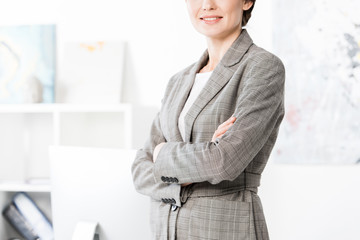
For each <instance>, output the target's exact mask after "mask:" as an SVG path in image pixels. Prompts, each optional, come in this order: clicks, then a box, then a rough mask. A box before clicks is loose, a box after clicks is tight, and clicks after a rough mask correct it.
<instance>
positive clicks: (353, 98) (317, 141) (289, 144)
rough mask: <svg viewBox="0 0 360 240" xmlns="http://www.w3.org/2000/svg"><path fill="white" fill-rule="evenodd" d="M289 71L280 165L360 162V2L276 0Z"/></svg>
mask: <svg viewBox="0 0 360 240" xmlns="http://www.w3.org/2000/svg"><path fill="white" fill-rule="evenodd" d="M273 7H274V9H273V12H274V15H273V16H274V27H273V34H274V35H273V36H274V38H273V43H274V53H275V54H276V55H278V56H279V57H280V58H281V59H282V60H283V62H284V64H285V68H286V90H285V96H286V99H285V106H286V114H285V118H284V121H283V123H282V126H281V128H280V132H279V137H278V141H277V143H276V145H275V148H274V152H273V158H274V161H275V162H279V163H312V164H318V163H319V164H323V163H330V164H333V163H334V164H351V163H360V14H359V9H360V1H355V0H344V1H341V6H339V2H338V1H335V0H323V1H312V0H301V1H300V0H295V1H281V0H275V1H274V5H273Z"/></svg>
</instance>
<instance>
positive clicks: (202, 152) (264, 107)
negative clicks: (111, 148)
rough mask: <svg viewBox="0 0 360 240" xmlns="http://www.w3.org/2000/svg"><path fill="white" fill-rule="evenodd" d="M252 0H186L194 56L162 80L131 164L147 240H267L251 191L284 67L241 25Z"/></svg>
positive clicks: (276, 118) (275, 113) (276, 120)
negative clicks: (199, 41)
mask: <svg viewBox="0 0 360 240" xmlns="http://www.w3.org/2000/svg"><path fill="white" fill-rule="evenodd" d="M254 3H255V0H226V1H224V0H186V4H187V7H188V11H189V15H190V18H191V21H192V24H193V25H194V27H195V29H196V30H197V31H199V32H200V33H201V34H203V35H205V37H206V39H207V47H208V48H207V50H206V51H205V53H204V54H203V56H202V57H201V58H200V60H199V61H198V62H196V63H194V64H192V65H191V66H189V67H187V68H186V69H184V70H182V71H180V72H179V73H177V74H175V75H174V76H173V77H172V78H171V79H170V81H169V83H168V85H167V88H166V91H165V95H164V97H163V100H162V107H161V110H160V112H159V113H158V115H157V116H156V118H155V120H154V122H153V125H152V127H151V132H150V138H149V139H148V141H147V142H146V144H145V146H144V148H143V149H140V150H139V151H138V152H137V155H136V159H135V161H134V163H133V166H132V173H133V180H134V184H135V187H136V189H137V191H138V192H140V193H142V194H145V195H148V196H150V197H151V223H152V233H153V239H221V240H226V239H269V237H268V232H267V227H266V222H265V218H264V214H263V210H262V206H261V202H260V199H259V197H258V195H257V187H258V186H259V185H260V176H261V173H262V171H263V170H264V168H265V165H266V162H267V160H268V157H269V155H270V152H271V150H272V148H273V146H274V143H275V140H276V137H277V133H278V128H279V125H280V122H281V121H282V119H283V116H284V103H283V94H284V80H285V70H284V66H283V64H282V62H281V61H280V60H279V59H278V58H277V57H276V56H274V55H273V54H271V53H269V52H267V51H265V50H264V49H262V48H259V47H257V46H256V45H255V44H254V43H253V42H252V40H251V38H250V36H249V35H248V33H247V31H246V30H245V29H242V27H243V26H245V25H246V23H247V21H248V20H249V18H250V16H251V11H252V9H253V7H254Z"/></svg>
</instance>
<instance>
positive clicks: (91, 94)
mask: <svg viewBox="0 0 360 240" xmlns="http://www.w3.org/2000/svg"><path fill="white" fill-rule="evenodd" d="M63 55H64V59H63V63H62V64H61V69H60V71H61V72H60V81H59V86H58V87H59V96H58V97H59V101H60V102H65V103H120V99H121V89H122V77H123V65H124V42H121V41H113V42H108V41H98V42H68V43H65V44H64V54H63Z"/></svg>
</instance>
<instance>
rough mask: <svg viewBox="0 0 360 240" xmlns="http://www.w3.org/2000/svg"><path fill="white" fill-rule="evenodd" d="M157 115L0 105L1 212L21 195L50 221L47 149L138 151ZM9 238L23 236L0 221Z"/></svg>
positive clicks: (0, 234)
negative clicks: (26, 196)
mask: <svg viewBox="0 0 360 240" xmlns="http://www.w3.org/2000/svg"><path fill="white" fill-rule="evenodd" d="M156 111H157V109H156V108H154V107H144V106H134V105H131V104H91V105H90V104H89V105H87V104H19V105H7V104H4V105H0V207H1V210H2V209H3V208H4V207H5V206H6V205H7V204H8V203H9V202H10V201H11V197H12V196H13V194H14V193H15V192H18V191H23V192H28V193H29V195H30V196H31V197H32V198H35V199H34V200H35V202H36V203H39V206H40V208H41V209H42V210H44V211H45V213H47V214H48V217H49V218H50V219H51V210H50V209H51V203H50V193H51V184H50V181H49V178H50V166H49V158H48V147H49V146H51V145H65V146H83V147H102V148H125V149H130V148H134V149H138V148H140V147H141V146H142V145H143V143H144V142H145V140H146V137H147V135H148V134H149V128H150V125H151V122H152V119H153V118H154V116H155V114H156ZM42 207H43V208H42ZM10 237H19V236H18V235H17V234H16V233H15V232H14V231H13V230H12V229H11V228H10V226H9V225H8V223H7V222H5V219H4V218H3V217H1V220H0V239H8V238H10Z"/></svg>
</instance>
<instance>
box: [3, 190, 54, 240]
mask: <svg viewBox="0 0 360 240" xmlns="http://www.w3.org/2000/svg"><path fill="white" fill-rule="evenodd" d="M2 214H3V216H4V217H5V219H6V220H7V221H8V222H9V223H10V225H11V226H13V227H14V229H15V230H16V231H17V232H18V233H19V234H20V235H21V236H23V237H24V238H25V239H26V240H36V239H41V240H53V239H54V233H53V228H52V224H51V222H50V221H49V219H48V218H47V217H46V216H45V214H44V213H43V212H42V211H41V210H40V208H39V207H38V206H37V205H36V203H35V202H34V201H33V200H32V199H31V198H30V197H29V196H28V195H27V194H26V193H24V192H18V193H16V194H15V195H14V196H13V198H12V201H11V202H10V203H9V204H8V205H7V206H6V207H5V208H4V210H3V212H2Z"/></svg>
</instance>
